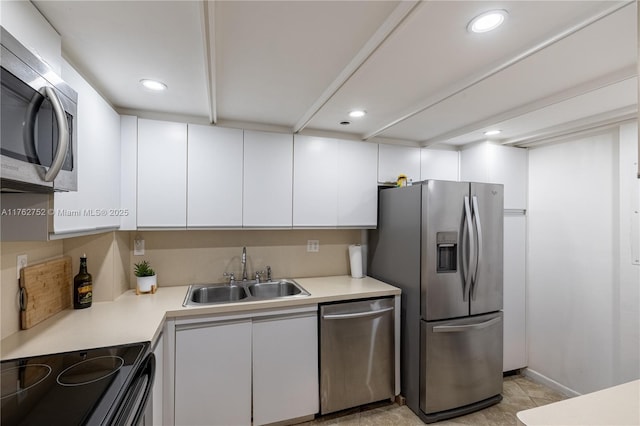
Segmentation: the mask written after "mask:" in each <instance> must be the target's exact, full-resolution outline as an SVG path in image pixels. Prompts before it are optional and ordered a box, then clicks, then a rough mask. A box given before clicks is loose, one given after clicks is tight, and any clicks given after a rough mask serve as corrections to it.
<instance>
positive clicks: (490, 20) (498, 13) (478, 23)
mask: <svg viewBox="0 0 640 426" xmlns="http://www.w3.org/2000/svg"><path fill="white" fill-rule="evenodd" d="M506 17H507V11H506V10H502V9H500V10H491V11H489V12H485V13H483V14H481V15H478V16H476V17H475V18H473V19H472V20H471V22H469V25H467V30H468V31H471V32H473V33H486V32H487V31H491V30H495V29H496V28H498V27H499V26H500V25H502V23H503V22H504V20H505V18H506Z"/></svg>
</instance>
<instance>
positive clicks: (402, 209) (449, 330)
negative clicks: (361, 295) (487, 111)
mask: <svg viewBox="0 0 640 426" xmlns="http://www.w3.org/2000/svg"><path fill="white" fill-rule="evenodd" d="M378 200H379V209H378V228H377V229H375V230H372V231H370V233H369V247H368V274H369V275H371V276H373V277H374V278H377V279H379V280H382V281H385V282H388V283H389V284H392V285H395V286H398V287H400V288H401V289H402V312H401V390H402V395H404V396H405V398H406V401H407V405H408V406H409V408H411V410H412V411H414V412H415V413H416V414H417V415H418V416H420V417H421V418H422V420H424V421H425V422H427V423H432V422H435V421H438V420H442V419H446V418H451V417H455V416H458V415H462V414H466V413H469V412H472V411H476V410H478V409H480V408H484V407H487V406H489V405H492V404H495V403H496V402H499V401H500V400H501V399H502V396H501V395H500V394H501V393H502V346H503V343H502V312H501V311H500V310H501V309H502V269H503V268H502V266H503V235H502V234H503V205H504V202H503V187H502V185H494V184H481V183H469V182H449V181H436V180H427V181H424V182H420V183H417V184H414V185H412V186H408V187H403V188H387V189H382V190H381V191H380V194H379V197H378Z"/></svg>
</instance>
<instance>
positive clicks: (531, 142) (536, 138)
mask: <svg viewBox="0 0 640 426" xmlns="http://www.w3.org/2000/svg"><path fill="white" fill-rule="evenodd" d="M637 114H638V106H637V105H630V106H627V107H623V108H618V109H616V110H613V111H607V112H604V113H602V114H596V115H592V116H590V117H584V118H580V119H578V120H574V121H570V122H568V123H562V124H559V125H557V126H552V127H549V128H546V129H541V130H537V131H535V132H533V133H529V134H527V135H522V136H518V137H515V138H511V139H507V140H504V141H501V142H500V143H501V144H502V145H511V146H517V147H519V148H531V147H534V146H539V145H545V144H549V143H554V142H558V141H561V140H566V139H568V138H578V137H580V136H584V135H589V134H592V133H594V132H598V131H604V130H606V129H610V128H614V127H618V126H620V125H621V124H623V123H627V122H633V121H635V120H636V117H637Z"/></svg>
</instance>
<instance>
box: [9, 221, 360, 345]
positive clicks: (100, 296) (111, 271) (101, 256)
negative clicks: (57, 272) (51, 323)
mask: <svg viewBox="0 0 640 426" xmlns="http://www.w3.org/2000/svg"><path fill="white" fill-rule="evenodd" d="M361 233H362V231H360V230H355V229H348V230H277V231H268V230H260V231H258V230H255V231H253V230H251V231H249V230H238V231H153V232H150V231H148V232H108V233H104V234H98V235H89V236H84V237H75V238H68V239H64V240H56V241H49V242H12V243H7V242H3V243H0V253H1V257H2V263H1V265H2V275H1V278H2V286H1V291H0V306H1V307H2V309H1V311H0V315H1V321H2V327H1V335H0V338H5V337H7V336H9V335H11V334H13V333H15V332H17V331H19V330H20V310H19V307H18V288H19V286H18V280H17V278H16V260H17V256H18V255H19V254H26V255H27V256H28V263H29V265H32V264H35V263H38V262H41V261H44V260H46V259H50V258H54V257H59V256H62V255H68V256H71V259H72V271H73V274H74V275H75V274H76V273H77V271H78V267H79V262H80V256H81V255H82V254H83V253H86V255H87V261H88V268H89V272H90V273H91V274H92V275H93V291H94V294H93V300H94V301H95V302H104V301H111V300H114V299H115V298H117V297H118V296H119V295H120V294H122V293H123V292H124V291H126V290H127V289H129V288H135V276H134V275H133V265H134V263H136V262H139V261H141V260H148V261H149V262H150V263H151V265H152V267H153V268H154V269H155V270H156V273H157V274H158V286H160V287H162V286H174V285H186V284H192V283H206V282H221V281H223V280H224V277H223V273H225V272H234V273H235V275H236V277H240V276H241V271H242V267H241V263H240V257H241V254H242V247H246V248H247V270H248V273H250V274H252V273H254V272H255V271H257V270H264V269H265V267H266V266H267V265H269V266H271V270H272V274H273V277H274V278H278V277H289V278H296V277H311V276H331V275H346V274H348V273H349V256H348V247H349V245H350V244H354V243H360V242H361ZM136 238H142V239H144V240H145V254H144V255H143V256H134V251H133V247H134V240H135V239H136ZM308 240H318V241H319V244H320V245H319V251H317V252H307V241H308Z"/></svg>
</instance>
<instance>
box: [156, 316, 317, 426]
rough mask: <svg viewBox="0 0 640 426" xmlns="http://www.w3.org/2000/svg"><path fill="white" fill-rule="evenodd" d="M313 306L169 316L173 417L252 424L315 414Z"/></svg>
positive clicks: (182, 423)
mask: <svg viewBox="0 0 640 426" xmlns="http://www.w3.org/2000/svg"><path fill="white" fill-rule="evenodd" d="M317 310H318V307H317V305H313V306H306V307H302V308H292V309H286V310H277V311H268V312H253V313H246V314H238V315H227V316H217V317H201V318H198V317H192V318H189V319H180V320H176V321H175V322H174V323H172V324H173V327H174V328H175V334H174V335H175V343H174V345H175V348H171V343H170V344H169V347H168V353H170V354H171V353H175V358H174V360H173V362H174V365H173V367H171V366H170V367H169V369H168V370H169V371H171V370H173V372H174V386H173V387H172V390H173V392H172V393H173V400H174V411H173V424H175V425H176V426H178V425H179V426H187V425H212V426H213V425H222V426H227V425H251V424H252V418H253V424H254V425H262V424H267V423H274V422H279V421H284V420H290V419H297V418H301V417H306V416H311V415H313V414H315V413H317V412H318V410H319V401H318V334H317V333H318V328H317ZM169 401H171V399H169ZM165 403H166V401H165ZM169 403H170V402H169ZM166 420H167V419H166V416H165V421H166ZM166 423H172V422H171V421H169V422H166Z"/></svg>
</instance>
